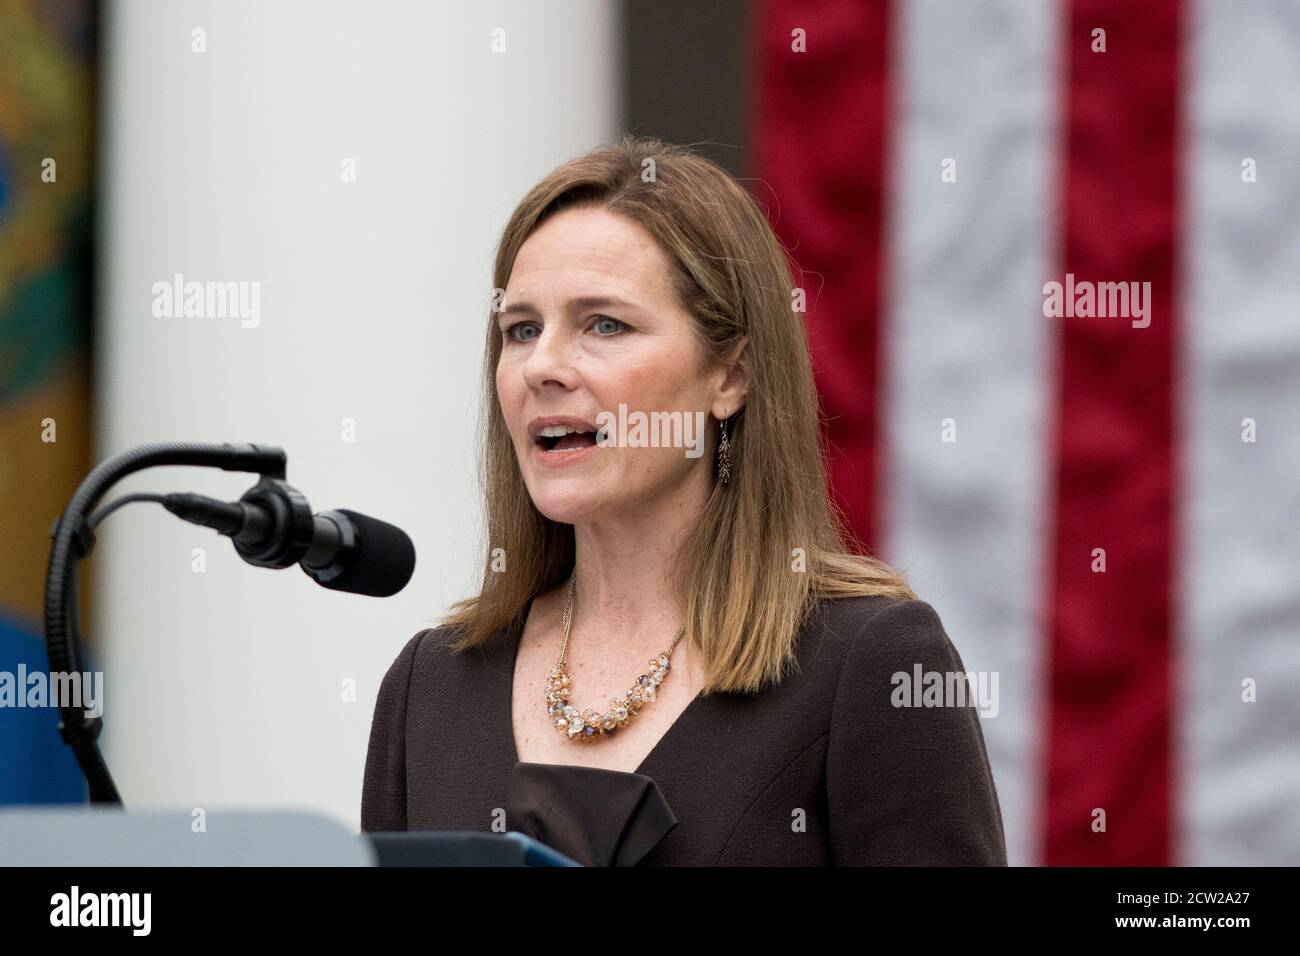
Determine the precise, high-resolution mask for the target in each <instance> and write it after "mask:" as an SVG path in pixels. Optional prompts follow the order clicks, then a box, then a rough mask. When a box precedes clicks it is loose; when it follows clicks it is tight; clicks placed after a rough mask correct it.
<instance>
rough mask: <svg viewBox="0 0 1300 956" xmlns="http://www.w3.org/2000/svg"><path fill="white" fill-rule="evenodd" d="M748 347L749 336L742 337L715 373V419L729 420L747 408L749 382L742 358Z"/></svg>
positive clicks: (713, 409) (713, 408)
mask: <svg viewBox="0 0 1300 956" xmlns="http://www.w3.org/2000/svg"><path fill="white" fill-rule="evenodd" d="M748 345H749V336H748V335H742V336H741V337H740V341H739V342H737V343H736V347H735V348H734V349H732V351H731V355H730V356H728V358H727V361H726V363H725V364H724V365H723V366H722V367H721V368H719V369H718V370H717V371H715V372H714V386H713V407H712V409H711V411H712V412H713V417H714V418H717V419H723V418H729V417H731V416H732V415H734V414H736V412H738V411H740V410H741V409H742V408H744V407H745V390H746V387H747V385H748V384H749V382H748V376H747V375H746V374H745V368H744V362H743V361H742V358H743V356H744V353H745V348H746V347H747V346H748Z"/></svg>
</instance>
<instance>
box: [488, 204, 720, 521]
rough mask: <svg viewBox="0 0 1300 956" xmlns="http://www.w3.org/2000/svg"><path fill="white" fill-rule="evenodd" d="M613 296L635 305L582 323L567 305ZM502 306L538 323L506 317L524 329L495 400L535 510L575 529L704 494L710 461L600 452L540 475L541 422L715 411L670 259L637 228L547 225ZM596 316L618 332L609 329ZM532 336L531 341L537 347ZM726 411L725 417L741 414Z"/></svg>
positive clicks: (508, 348)
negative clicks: (526, 310) (534, 313)
mask: <svg viewBox="0 0 1300 956" xmlns="http://www.w3.org/2000/svg"><path fill="white" fill-rule="evenodd" d="M596 294H603V295H611V296H617V297H618V298H621V299H625V300H627V301H628V302H630V303H632V304H633V307H630V308H621V307H612V306H611V307H605V308H602V309H600V310H587V311H575V310H573V309H571V308H569V307H568V303H569V300H571V299H572V298H574V297H577V296H584V295H596ZM504 301H505V304H506V305H509V304H511V303H512V302H516V301H527V302H529V303H532V304H533V305H535V306H537V308H538V309H539V311H540V312H541V313H542V316H541V319H540V320H539V319H536V318H528V317H526V316H523V315H514V314H505V315H502V316H500V323H499V324H500V326H502V327H503V328H508V327H509V326H511V325H514V324H516V323H520V322H523V323H525V324H526V325H528V326H530V327H529V328H528V329H527V330H521V329H519V328H518V327H517V328H516V329H515V330H514V333H513V334H514V335H516V336H520V337H523V340H522V341H516V340H514V339H512V338H511V337H505V338H504V339H503V341H502V352H501V358H500V360H499V362H498V364H497V374H496V385H497V395H498V397H499V399H500V401H501V408H502V412H503V414H504V415H505V419H506V424H507V427H508V428H509V430H510V434H511V438H512V439H513V441H514V444H515V451H516V453H517V454H518V455H519V459H520V462H521V467H522V471H523V475H524V481H525V483H526V484H527V486H528V490H529V492H530V494H531V495H532V498H533V501H534V503H535V504H536V505H537V508H538V510H540V511H541V512H542V513H543V514H545V515H546V516H547V517H549V518H551V519H552V520H555V521H562V522H566V523H574V522H576V521H581V520H593V519H597V518H601V517H606V516H610V515H614V514H617V513H618V512H620V511H622V510H624V509H626V508H628V507H629V506H631V505H632V504H633V503H635V504H636V506H637V507H641V508H647V507H655V506H657V505H659V504H668V506H669V507H672V505H671V504H670V503H669V502H671V500H672V499H673V498H674V497H675V496H676V495H679V494H681V492H682V491H683V486H684V485H685V484H686V483H687V482H693V483H694V485H695V487H694V489H692V490H693V492H694V493H698V492H699V491H701V490H707V485H708V482H709V481H710V475H709V462H710V461H711V458H710V455H709V451H710V449H712V448H716V436H714V435H712V434H709V439H708V440H709V443H710V444H709V446H708V447H706V449H705V453H704V454H703V455H701V456H700V457H698V458H687V457H686V456H685V454H684V449H681V448H616V447H610V448H604V449H601V450H600V451H599V452H598V453H597V454H595V455H593V456H591V457H590V458H589V459H588V460H587V461H586V462H583V463H581V464H579V465H577V466H576V467H573V468H569V469H563V470H561V471H558V472H549V471H546V470H544V469H541V468H539V467H538V466H537V464H536V462H535V460H534V459H533V457H532V454H533V453H532V448H531V444H532V443H531V441H530V440H529V438H528V434H527V427H528V422H529V421H531V420H532V419H533V418H535V417H538V416H543V415H574V416H577V417H580V418H583V419H585V420H588V421H591V422H593V423H594V422H595V421H596V415H597V414H599V413H600V412H604V411H608V412H612V413H614V414H617V412H618V407H619V404H620V403H624V404H626V405H627V408H628V412H629V413H631V412H633V411H636V410H640V411H643V412H645V413H647V414H649V413H651V412H654V411H677V412H683V413H690V412H696V411H700V412H704V413H706V414H708V413H710V412H712V411H713V404H714V403H713V395H714V393H715V391H716V387H717V385H718V384H719V383H720V382H721V381H722V374H721V373H715V374H712V375H707V376H706V375H702V374H701V373H700V369H699V362H700V359H701V355H700V353H699V345H698V343H697V341H696V340H695V337H694V332H693V331H692V325H693V319H692V318H691V317H690V315H689V314H688V313H687V312H686V311H685V310H684V309H683V308H682V307H681V306H680V304H678V302H677V300H676V296H675V294H674V293H673V290H672V286H671V280H670V266H669V261H668V258H667V256H666V254H665V253H664V252H663V250H662V249H660V248H659V246H658V244H657V243H656V242H655V241H654V239H653V237H652V236H650V234H649V233H647V232H646V231H645V230H644V229H643V228H642V227H641V226H640V225H638V224H636V223H634V222H632V221H631V220H628V219H625V218H623V217H621V216H617V215H615V214H613V213H609V212H606V211H604V210H597V209H576V210H570V211H568V212H565V213H561V214H560V215H558V216H555V217H553V218H552V219H550V220H548V221H547V222H546V223H544V224H543V225H542V226H541V228H540V229H538V230H537V232H535V233H534V234H533V235H532V236H530V237H529V239H528V240H527V242H525V243H524V245H523V247H522V248H521V249H520V251H519V255H518V256H517V257H516V259H515V265H514V270H513V271H512V273H511V275H510V279H509V282H508V283H507V285H506V294H505V300H504ZM600 316H608V317H609V318H612V319H616V320H618V322H619V323H621V324H620V325H615V324H613V323H609V322H608V321H606V322H603V323H601V321H600V318H599V317H600ZM528 336H531V337H530V338H529V337H528ZM735 404H736V403H735V402H734V400H733V401H732V403H731V406H730V407H727V405H726V403H725V402H723V403H721V405H720V407H719V409H718V411H720V412H730V411H734V409H735Z"/></svg>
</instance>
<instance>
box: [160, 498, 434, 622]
mask: <svg viewBox="0 0 1300 956" xmlns="http://www.w3.org/2000/svg"><path fill="white" fill-rule="evenodd" d="M162 504H163V507H164V508H166V509H167V510H168V511H170V512H171V513H172V514H174V515H176V516H177V517H178V518H182V519H184V520H185V521H188V522H190V523H191V524H197V525H202V526H203V527H206V528H213V529H215V530H216V531H217V532H219V533H220V534H222V535H225V536H226V537H228V538H230V539H231V541H232V543H233V544H234V546H235V551H236V552H238V554H239V556H240V557H241V558H243V559H244V560H245V561H247V562H248V563H249V564H253V565H257V566H258V567H263V568H287V567H288V566H289V565H291V564H298V565H300V566H301V567H302V569H303V571H305V572H306V573H307V576H308V577H309V578H311V579H312V580H313V581H315V582H316V583H317V584H319V585H321V586H322V587H326V588H330V589H331V590H334V591H347V592H349V593H352V594H366V595H369V596H371V597H389V596H390V595H393V594H396V593H397V592H398V591H400V590H402V588H404V587H406V583H407V582H408V581H410V580H411V575H412V573H414V571H415V546H414V545H413V544H412V543H411V539H410V538H409V537H408V536H407V534H406V532H404V531H403V530H402V529H401V528H399V527H397V526H396V525H391V524H389V523H388V522H386V521H380V520H379V519H378V518H372V517H370V516H369V515H363V514H360V513H359V512H356V511H347V510H344V509H339V510H335V511H323V512H321V513H320V514H315V515H313V514H312V512H311V506H310V505H309V504H308V503H307V499H306V498H305V497H303V495H302V494H301V493H300V492H299V491H298V490H297V489H295V488H293V487H291V486H290V485H288V484H286V483H285V482H284V481H283V480H281V479H278V478H270V477H263V478H262V480H261V481H259V482H258V483H257V484H256V485H255V486H254V487H252V488H250V489H249V490H248V491H247V492H245V493H244V496H243V497H242V498H240V499H239V501H233V502H232V501H220V500H218V499H216V498H209V497H207V496H206V495H196V494H189V493H181V494H169V495H163V496H162Z"/></svg>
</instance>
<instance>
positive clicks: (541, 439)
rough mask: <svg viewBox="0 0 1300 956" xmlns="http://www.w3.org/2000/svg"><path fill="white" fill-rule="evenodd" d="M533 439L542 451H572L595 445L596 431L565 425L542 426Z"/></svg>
mask: <svg viewBox="0 0 1300 956" xmlns="http://www.w3.org/2000/svg"><path fill="white" fill-rule="evenodd" d="M534 441H535V443H536V444H537V445H538V447H540V448H541V449H542V450H543V451H573V450H576V449H579V448H591V447H592V446H593V445H595V444H596V433H595V432H594V431H580V430H577V429H573V428H565V427H557V428H544V429H542V433H541V434H540V435H538V436H537V438H536V439H534Z"/></svg>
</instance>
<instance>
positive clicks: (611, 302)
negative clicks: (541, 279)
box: [498, 295, 636, 315]
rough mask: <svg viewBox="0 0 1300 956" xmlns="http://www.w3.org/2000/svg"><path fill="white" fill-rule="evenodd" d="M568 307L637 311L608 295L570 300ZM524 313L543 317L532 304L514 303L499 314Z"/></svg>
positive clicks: (623, 301) (632, 306) (623, 300)
mask: <svg viewBox="0 0 1300 956" xmlns="http://www.w3.org/2000/svg"><path fill="white" fill-rule="evenodd" d="M566 305H567V307H568V308H569V309H570V310H572V309H609V308H623V309H635V308H636V306H635V305H633V304H632V303H631V302H628V301H627V300H625V299H619V298H616V297H614V296H608V295H584V296H578V297H577V298H575V299H570V300H569V301H568V302H567V303H566ZM520 312H521V313H524V314H526V315H541V314H542V313H541V310H539V309H538V308H537V306H535V305H533V304H532V303H531V302H512V303H511V304H510V305H507V306H505V307H504V308H503V309H502V310H501V311H500V312H499V313H498V314H499V315H510V314H512V313H520Z"/></svg>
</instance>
